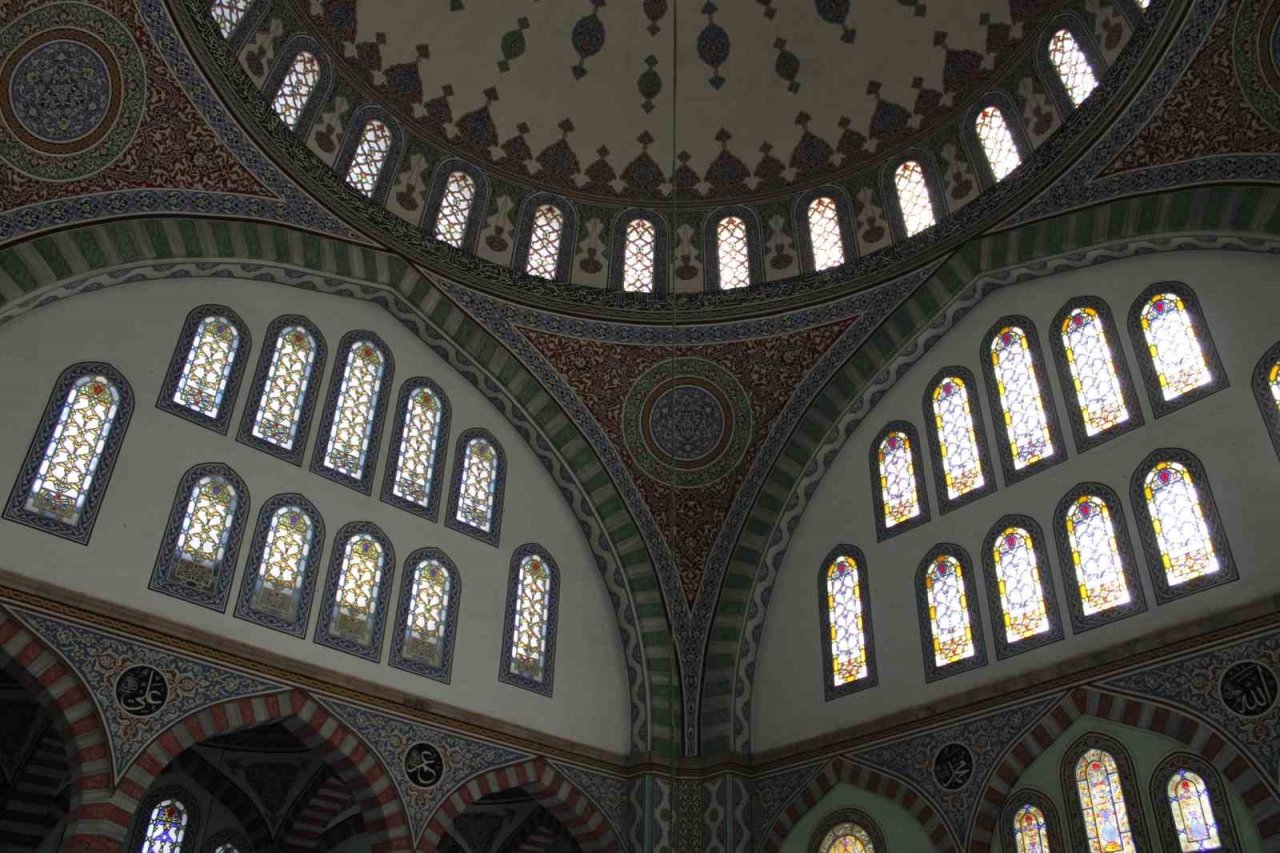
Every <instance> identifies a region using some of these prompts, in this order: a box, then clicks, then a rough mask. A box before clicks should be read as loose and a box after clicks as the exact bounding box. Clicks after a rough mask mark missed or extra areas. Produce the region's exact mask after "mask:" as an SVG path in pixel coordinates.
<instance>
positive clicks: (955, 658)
mask: <svg viewBox="0 0 1280 853" xmlns="http://www.w3.org/2000/svg"><path fill="white" fill-rule="evenodd" d="M972 565H973V564H972V563H971V562H970V561H969V555H968V554H966V553H965V551H964V549H963V548H961V547H960V546H959V545H952V544H942V545H935V546H934V547H933V548H931V549H930V550H929V553H928V554H927V555H925V558H924V560H923V561H921V563H920V568H919V570H918V572H917V578H916V604H917V607H918V609H919V614H920V630H921V640H922V643H921V648H922V650H923V652H924V672H925V675H924V677H925V681H936V680H937V679H939V678H945V677H947V676H948V675H953V674H955V673H958V672H965V671H967V670H970V669H974V668H975V667H979V666H983V665H985V664H986V662H987V652H986V649H985V648H984V647H983V644H982V626H981V625H980V624H979V623H978V618H977V611H976V609H975V607H976V603H977V600H978V599H977V596H976V594H975V587H974V580H973V573H972V571H971V566H972Z"/></svg>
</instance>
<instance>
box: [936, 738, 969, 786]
mask: <svg viewBox="0 0 1280 853" xmlns="http://www.w3.org/2000/svg"><path fill="white" fill-rule="evenodd" d="M972 775H973V753H971V752H969V747H967V746H965V745H964V744H962V743H949V744H947V745H946V746H944V747H943V748H942V749H940V750H938V754H937V755H935V756H934V757H933V778H934V779H935V780H936V781H937V783H938V784H939V785H941V786H942V787H943V788H945V789H946V790H948V791H956V790H959V789H960V788H963V787H964V786H965V783H966V782H968V781H969V777H970V776H972Z"/></svg>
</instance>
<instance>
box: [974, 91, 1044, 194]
mask: <svg viewBox="0 0 1280 853" xmlns="http://www.w3.org/2000/svg"><path fill="white" fill-rule="evenodd" d="M990 108H995V109H997V110H999V112H1000V116H1001V118H1003V119H1004V125H1005V127H1006V128H1007V129H1008V131H1009V137H1010V138H1011V139H1012V140H1013V148H1014V150H1015V151H1016V152H1017V154H1018V161H1019V162H1018V164H1017V165H1016V166H1014V167H1013V168H1012V169H1011V170H1010V171H1009V173H1008V174H1007V175H1005V176H1004V177H997V176H996V173H995V169H994V166H993V165H992V163H991V159H990V157H989V156H988V155H987V148H986V146H985V145H984V144H983V143H982V136H981V134H980V133H979V132H978V122H979V120H980V119H981V118H982V115H983V113H985V112H986V111H987V110H988V109H990ZM961 131H962V136H963V138H964V144H965V148H967V149H968V153H969V160H970V162H972V163H974V164H975V168H976V169H977V172H978V182H979V183H980V184H981V186H982V187H983V189H990V188H992V187H994V186H996V185H997V184H999V183H1001V182H1002V181H1004V180H1006V179H1007V178H1010V177H1012V176H1013V175H1014V173H1015V172H1017V171H1018V169H1020V168H1022V166H1023V165H1024V164H1025V163H1026V162H1027V161H1028V160H1030V159H1031V158H1032V157H1033V156H1034V155H1035V146H1033V145H1032V144H1031V139H1030V138H1029V137H1028V136H1027V129H1026V126H1025V125H1024V124H1023V116H1022V109H1021V108H1020V107H1019V106H1018V105H1017V103H1016V102H1015V101H1014V99H1013V98H1011V97H1009V95H1007V94H1005V93H1004V92H1001V91H992V92H988V93H987V94H986V96H985V97H983V99H982V100H981V101H979V102H978V104H977V105H975V106H974V107H972V108H971V109H970V110H969V112H968V114H967V115H966V117H965V123H964V125H963V126H962V127H961Z"/></svg>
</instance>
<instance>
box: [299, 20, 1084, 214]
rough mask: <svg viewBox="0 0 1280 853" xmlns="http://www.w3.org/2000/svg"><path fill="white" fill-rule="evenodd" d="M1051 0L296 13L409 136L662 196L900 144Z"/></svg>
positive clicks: (731, 188) (1005, 51) (503, 166)
mask: <svg viewBox="0 0 1280 853" xmlns="http://www.w3.org/2000/svg"><path fill="white" fill-rule="evenodd" d="M1061 5H1062V4H1061V2H1059V1H1058V0H963V2H956V0H952V2H933V3H926V2H923V0H862V2H858V3H852V2H851V0H815V2H805V3H791V4H786V3H782V2H781V1H780V0H756V2H755V3H745V2H737V3H728V2H724V3H719V4H717V3H715V2H706V3H704V4H702V5H701V6H699V5H697V4H696V3H691V4H681V5H680V7H679V9H678V11H677V9H676V4H675V3H673V2H671V0H644V2H641V3H636V2H632V3H623V2H617V0H615V3H614V4H613V5H608V4H607V3H606V0H571V2H557V3H550V2H543V3H537V4H519V5H513V4H509V3H500V2H493V0H451V2H449V3H446V2H444V0H436V2H432V3H430V4H423V3H421V2H419V0H311V2H310V3H309V4H307V5H305V8H304V7H303V6H299V11H300V12H302V13H303V14H309V16H310V21H311V22H312V24H313V25H314V28H315V31H316V34H317V35H318V36H319V37H320V39H321V40H322V41H323V42H325V43H326V44H327V46H328V47H330V48H331V53H332V55H333V56H335V57H343V58H344V59H345V66H346V68H345V70H346V72H347V74H348V76H349V77H353V78H356V79H359V80H361V88H363V89H365V91H366V94H368V95H369V97H370V99H372V100H378V101H380V102H381V103H382V104H383V105H384V106H386V107H387V108H388V109H390V110H392V112H393V113H395V114H396V115H397V116H398V117H400V119H401V120H402V121H404V122H405V124H406V125H407V126H408V127H410V128H412V130H413V132H414V133H415V134H416V135H418V136H419V137H420V138H426V139H429V140H430V141H431V142H432V143H433V144H435V145H437V146H439V147H441V148H442V149H445V150H447V151H452V152H453V153H456V154H459V155H461V156H463V157H465V158H467V159H469V160H471V161H473V162H476V163H479V164H483V165H485V166H486V168H488V169H490V170H493V171H497V172H500V173H505V174H508V175H511V176H516V177H518V178H521V179H525V180H530V181H532V182H534V183H536V184H539V185H541V186H544V187H547V188H551V189H555V190H557V191H560V192H568V193H571V194H577V195H579V196H585V197H596V198H601V199H618V200H629V199H634V200H637V201H648V202H652V201H655V200H661V199H666V198H670V196H671V192H672V188H673V175H674V183H675V185H676V186H677V187H678V190H677V198H679V199H681V200H683V199H690V198H695V197H696V198H701V199H715V200H724V199H734V198H743V197H763V196H768V195H770V194H773V193H777V192H791V191H794V190H796V189H800V188H804V187H806V186H809V185H813V184H817V183H821V182H824V181H828V180H831V179H832V178H833V177H835V176H837V175H839V174H840V173H842V172H844V171H846V170H848V169H850V168H852V167H854V166H855V165H857V164H861V163H864V162H865V161H866V160H868V159H870V158H874V157H876V156H879V155H884V154H886V153H887V152H889V151H892V150H895V149H897V148H900V147H901V146H902V145H903V144H904V143H906V142H908V141H909V140H911V139H912V138H914V137H915V136H917V135H918V134H920V133H921V132H922V131H926V130H928V129H929V128H930V127H932V126H933V125H934V124H935V123H936V122H938V121H939V120H941V119H942V118H943V117H944V116H946V115H948V114H950V113H952V112H953V111H954V110H955V109H956V108H959V107H964V106H966V105H967V104H968V102H969V100H970V99H972V98H973V97H976V96H978V95H980V94H981V93H982V92H983V91H985V88H986V86H987V85H988V83H989V81H990V80H992V79H993V78H994V77H996V76H998V74H999V72H1000V71H1001V70H1002V69H1003V68H1004V67H1005V66H1006V65H1007V64H1008V63H1009V62H1010V60H1011V59H1012V58H1013V57H1015V56H1017V55H1018V54H1019V53H1020V48H1023V47H1027V46H1028V45H1027V44H1026V43H1025V42H1026V41H1027V38H1026V37H1027V36H1028V35H1030V34H1033V33H1035V31H1036V26H1035V25H1036V23H1037V21H1038V20H1039V19H1041V18H1043V17H1046V16H1048V15H1050V14H1052V13H1054V12H1055V11H1057V9H1058V8H1059V7H1060V6H1061ZM673 112H674V114H673ZM673 122H674V125H675V128H676V131H675V136H674V144H673ZM673 167H674V169H673Z"/></svg>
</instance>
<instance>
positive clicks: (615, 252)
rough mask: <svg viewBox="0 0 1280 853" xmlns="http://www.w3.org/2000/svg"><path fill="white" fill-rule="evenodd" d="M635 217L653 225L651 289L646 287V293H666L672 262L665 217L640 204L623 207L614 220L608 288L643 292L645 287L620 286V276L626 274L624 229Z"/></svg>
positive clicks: (621, 277) (625, 229)
mask: <svg viewBox="0 0 1280 853" xmlns="http://www.w3.org/2000/svg"><path fill="white" fill-rule="evenodd" d="M637 219H643V220H645V221H646V222H648V223H649V224H650V225H652V226H653V290H652V291H649V294H652V295H655V296H656V295H662V294H665V293H666V292H667V291H668V289H669V287H670V284H669V281H668V272H669V269H670V266H671V264H670V258H671V249H670V237H669V229H668V228H667V221H666V219H665V218H663V217H662V216H661V215H660V214H658V213H655V212H654V211H652V210H647V209H645V208H642V207H633V208H629V209H627V210H624V211H622V212H621V213H620V214H618V216H617V217H616V218H615V219H614V220H613V237H612V248H611V249H610V252H609V288H610V289H611V290H615V291H618V292H620V293H623V292H630V293H644V291H624V290H623V279H624V277H625V275H626V253H627V229H628V228H630V227H631V223H632V222H634V221H635V220H637ZM641 298H643V297H641Z"/></svg>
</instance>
